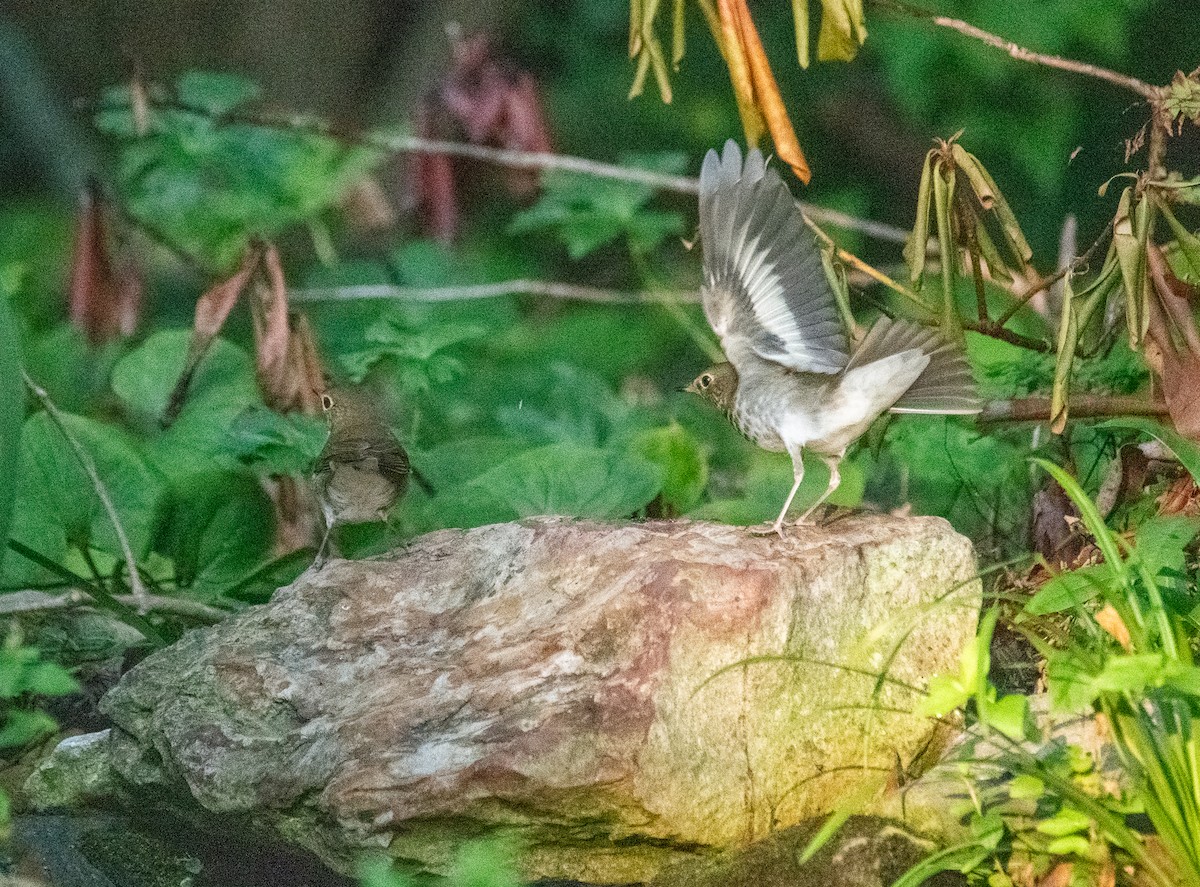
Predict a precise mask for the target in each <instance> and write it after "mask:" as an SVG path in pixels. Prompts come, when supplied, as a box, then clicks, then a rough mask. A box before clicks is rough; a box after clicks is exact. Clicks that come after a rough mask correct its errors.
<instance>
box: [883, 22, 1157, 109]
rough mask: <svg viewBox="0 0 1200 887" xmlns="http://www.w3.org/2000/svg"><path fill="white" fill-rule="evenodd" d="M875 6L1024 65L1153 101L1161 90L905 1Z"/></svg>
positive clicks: (1136, 79)
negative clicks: (1099, 83)
mask: <svg viewBox="0 0 1200 887" xmlns="http://www.w3.org/2000/svg"><path fill="white" fill-rule="evenodd" d="M870 2H871V4H872V5H874V6H879V7H882V8H886V9H891V10H893V11H896V12H902V13H904V14H905V15H909V16H912V17H913V18H919V19H923V20H925V21H928V22H930V23H932V24H934V25H937V26H938V27H940V28H949V29H950V30H952V31H957V32H958V33H960V34H962V35H964V36H966V37H971V38H973V39H975V40H979V41H981V42H983V43H986V44H987V45H988V46H992V47H995V48H996V49H999V50H1002V51H1003V52H1006V53H1008V54H1009V55H1010V56H1012V57H1013V58H1015V59H1018V60H1020V61H1023V62H1031V63H1032V64H1035V65H1045V66H1046V67H1047V68H1057V69H1058V70H1060V71H1070V72H1071V73H1072V74H1082V75H1084V76H1086V77H1094V78H1096V79H1097V80H1104V81H1106V82H1108V83H1112V84H1114V85H1116V86H1120V87H1121V88H1123V89H1127V90H1129V91H1130V92H1132V93H1134V94H1136V95H1139V96H1141V97H1142V98H1144V99H1147V100H1150V99H1153V98H1156V97H1157V96H1158V92H1159V90H1158V87H1156V86H1153V85H1151V84H1149V83H1146V82H1145V81H1144V80H1139V79H1138V78H1136V77H1130V76H1129V75H1127V74H1120V73H1118V72H1117V71H1111V70H1109V69H1108V68H1102V67H1101V66H1100V65H1093V64H1091V63H1089V62H1081V61H1078V60H1077V59H1068V58H1063V57H1062V56H1059V55H1048V54H1046V53H1042V52H1035V51H1034V50H1032V49H1027V48H1025V47H1024V46H1021V45H1020V44H1018V43H1014V42H1013V41H1011V40H1006V39H1005V38H1003V37H1000V36H997V35H996V34H992V33H990V32H988V31H985V30H983V29H982V28H979V27H976V26H975V25H972V24H971V23H970V22H964V21H963V20H962V19H956V18H950V17H949V16H945V15H938V14H937V13H936V12H933V11H932V10H929V9H923V8H921V7H919V6H914V5H912V4H910V3H905V2H903V0H870Z"/></svg>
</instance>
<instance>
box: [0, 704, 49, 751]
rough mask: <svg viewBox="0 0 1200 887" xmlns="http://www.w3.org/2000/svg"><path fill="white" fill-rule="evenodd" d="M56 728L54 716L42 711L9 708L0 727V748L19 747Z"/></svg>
mask: <svg viewBox="0 0 1200 887" xmlns="http://www.w3.org/2000/svg"><path fill="white" fill-rule="evenodd" d="M57 729H58V724H56V723H54V718H52V717H50V715H48V714H46V713H45V712H44V711H22V710H21V709H9V711H8V716H7V717H6V718H5V719H4V726H3V727H0V748H19V747H21V746H23V745H28V744H29V743H31V742H33V741H34V740H35V739H38V738H40V737H42V736H45V735H46V734H48V733H53V732H54V731H55V730H57Z"/></svg>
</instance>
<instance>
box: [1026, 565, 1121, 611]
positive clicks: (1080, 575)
mask: <svg viewBox="0 0 1200 887" xmlns="http://www.w3.org/2000/svg"><path fill="white" fill-rule="evenodd" d="M1112 581H1113V574H1112V570H1111V569H1109V566H1108V564H1091V565H1089V566H1086V567H1080V568H1079V569H1077V570H1068V571H1066V572H1062V573H1059V574H1058V575H1057V576H1054V577H1053V578H1052V579H1050V580H1049V581H1048V582H1046V583H1045V584H1044V585H1043V586H1042V587H1041V588H1039V589H1038V590H1037V593H1036V594H1034V596H1033V597H1031V598H1030V599H1029V600H1028V601H1027V602H1026V603H1025V612H1026V613H1030V614H1032V615H1035V616H1042V615H1045V614H1047V613H1061V612H1062V611H1063V610H1069V609H1072V608H1075V607H1081V606H1083V605H1084V604H1086V603H1088V602H1089V601H1091V600H1092V599H1094V598H1095V597H1096V596H1097V595H1100V594H1103V593H1104V590H1105V588H1106V587H1107V586H1108V585H1109V584H1111V583H1112Z"/></svg>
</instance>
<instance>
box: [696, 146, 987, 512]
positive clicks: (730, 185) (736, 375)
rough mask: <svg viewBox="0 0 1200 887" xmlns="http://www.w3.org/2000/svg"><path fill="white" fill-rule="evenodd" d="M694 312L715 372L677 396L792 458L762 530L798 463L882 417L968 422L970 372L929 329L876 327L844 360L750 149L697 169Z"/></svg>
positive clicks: (838, 335) (832, 309) (797, 217)
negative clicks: (698, 300) (708, 404)
mask: <svg viewBox="0 0 1200 887" xmlns="http://www.w3.org/2000/svg"><path fill="white" fill-rule="evenodd" d="M700 242H701V244H702V245H703V248H704V283H703V288H702V296H703V302H704V313H705V316H706V317H707V318H708V322H709V324H710V325H711V326H712V328H713V332H715V333H716V334H717V337H718V338H719V339H720V340H721V347H722V349H723V350H724V352H725V357H726V358H727V361H728V362H726V363H719V364H717V365H716V366H713V367H709V368H708V369H707V370H705V371H704V372H703V373H701V374H700V375H699V376H697V377H696V379H695V380H694V381H693V382H692V383H691V384H690V385H689V386H688V387H687V388H686V389H685V390H687V391H691V392H694V393H696V394H699V395H700V396H702V397H704V398H705V399H707V400H710V401H712V402H713V403H714V404H716V406H717V407H718V408H720V409H721V410H722V411H724V413H725V415H726V416H728V417H729V420H730V421H731V422H733V424H734V425H736V426H737V428H738V430H739V431H741V432H742V434H744V435H745V436H746V437H748V438H749V439H750V440H752V441H754V442H755V443H756V444H758V445H759V446H760V447H762V448H763V449H766V450H772V451H776V452H786V453H787V454H788V455H789V456H791V458H792V472H793V476H794V477H795V483H794V484H793V485H792V490H791V492H790V493H788V497H787V501H785V502H784V503H783V510H782V511H780V512H779V517H778V518H777V519H776V520H775V523H774V524H773V525H772V527H771V529H772V530H773V531H774V532H776V533H778V534H779V535H780V536H782V535H783V521H784V517H785V516H786V515H787V512H788V508H790V507H791V504H792V499H793V498H795V496H796V490H798V489H799V488H800V482H801V481H802V480H803V478H804V462H803V459H802V458H801V453H802V452H803V451H804V450H805V449H808V450H812V451H813V452H815V453H817V454H819V455H820V456H821V458H822V459H824V461H825V463H826V464H827V465H828V466H829V486H828V488H827V489H826V490H825V492H824V493H823V494H822V495H821V498H820V499H818V500H817V501H816V502H815V503H814V504H813V505H812V507H810V508H809V509H808V511H806V512H805V513H804V515H803V516H801V518H800V520H799V521H798V522H802V521H803V520H804V519H805V518H806V517H808V515H809V514H811V513H812V512H813V510H814V509H815V508H816V507H817V506H818V505H820V504H821V503H822V502H824V501H825V499H826V498H827V497H828V496H829V494H830V493H832V492H833V491H834V490H835V489H836V488H837V485H838V483H839V481H840V476H839V474H838V464H839V462H840V461H841V459H842V456H844V455H845V453H846V448H847V447H849V446H850V444H852V443H854V441H855V440H857V439H858V438H859V436H861V435H862V434H863V433H864V432H865V431H866V430H867V428H868V427H869V426H870V425H871V423H872V422H873V421H875V419H876V418H877V417H879V416H880V415H881V414H882V413H883V412H885V411H887V410H891V411H892V412H895V413H945V414H959V413H961V414H966V413H977V412H979V409H980V404H979V401H978V398H977V397H976V395H975V385H974V381H973V379H972V378H971V370H970V366H969V365H968V364H967V361H966V358H965V357H964V355H963V353H962V351H961V350H960V349H959V348H957V347H956V346H954V345H951V344H950V343H949V342H946V341H945V340H944V339H942V338H941V336H939V335H938V333H937V332H936V331H933V330H928V329H925V328H923V327H920V326H917V325H916V324H912V323H907V322H905V321H901V320H891V319H890V318H886V317H884V318H881V319H880V320H878V321H877V322H876V323H875V325H874V326H873V327H871V330H870V332H868V333H867V335H866V336H865V337H864V339H863V340H862V342H861V343H860V344H859V345H858V346H857V347H856V348H854V349H853V350H851V349H850V348H849V346H848V343H847V336H846V330H845V329H843V326H842V323H841V321H840V319H839V317H838V312H837V304H836V302H835V300H834V294H833V289H832V287H831V286H830V284H829V281H828V279H827V278H826V276H825V272H824V269H823V268H822V265H821V254H820V251H819V249H818V247H817V244H816V241H815V239H814V237H813V235H812V233H811V232H810V231H809V230H808V228H807V226H806V225H805V222H804V218H803V216H802V215H801V213H800V209H799V208H798V207H797V206H796V203H795V201H794V200H793V198H792V194H791V192H790V191H788V189H787V186H786V185H784V183H783V180H782V179H781V178H780V177H779V173H778V172H776V171H775V170H774V169H771V168H768V167H767V165H766V162H765V161H764V160H763V156H762V154H761V153H760V152H759V151H758V150H753V151H751V152H750V153H749V155H748V156H747V157H746V161H745V164H744V165H743V163H742V152H741V151H740V150H739V148H738V146H737V144H736V143H734V142H733V141H729V142H726V144H725V152H724V156H723V157H719V156H718V155H717V152H716V151H709V152H708V155H707V156H706V157H705V158H704V165H703V167H702V168H701V171H700Z"/></svg>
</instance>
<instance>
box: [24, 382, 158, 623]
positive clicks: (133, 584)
mask: <svg viewBox="0 0 1200 887" xmlns="http://www.w3.org/2000/svg"><path fill="white" fill-rule="evenodd" d="M21 378H23V379H24V380H25V385H26V386H27V387H28V388H29V390H30V391H32V392H33V395H34V397H36V398H37V399H38V400H39V401H41V403H42V406H43V407H44V408H45V410H46V413H47V415H49V416H50V420H51V421H52V422H54V424H55V426H56V427H57V428H58V430H59V432H60V433H61V434H62V436H63V437H64V438H65V439H66V441H67V443H68V444H69V445H70V447H71V449H72V451H74V453H75V458H76V459H77V460H79V464H80V466H81V467H82V468H83V470H84V472H85V473H86V474H87V476H88V480H90V481H91V482H92V489H93V490H95V492H96V497H97V498H98V499H99V500H100V504H101V505H102V506H103V507H104V511H105V513H106V514H107V515H108V519H109V521H110V522H111V523H112V525H113V530H114V532H115V533H116V535H117V542H118V544H120V546H121V555H122V557H124V559H125V566H126V567H127V568H128V570H129V588H130V590H131V591H132V592H133V598H134V600H135V601H137V603H138V612H139V613H140V614H141V615H145V613H146V611H145V609H144V602H145V601H146V599H147V598H148V597H149V595H148V594H147V592H146V586H145V585H143V584H142V576H141V573H139V572H138V564H137V560H136V559H135V558H134V556H133V549H132V548H131V547H130V545H129V537H128V536H126V535H125V527H124V526H122V524H121V518H120V517H119V516H118V515H117V509H116V506H114V505H113V501H112V497H110V496H109V495H108V488H107V487H105V485H104V481H102V480H101V479H100V474H99V472H97V471H96V464H95V463H94V462H93V461H92V457H91V456H89V455H88V454H87V451H86V450H84V448H83V445H82V444H81V443H80V442H79V441H78V439H76V437H75V435H73V434H71V432H70V430H69V429H68V428H67V423H66V422H65V421H64V420H63V414H62V412H61V411H60V410H59V409H58V407H57V406H55V404H54V401H52V400H51V399H50V395H48V394H47V393H46V389H44V388H42V386H40V385H38V384H37V383H36V382H34V381H33V379H31V378H30V377H29V374H28V373H27V372H25V370H24V369H22V370H21Z"/></svg>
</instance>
